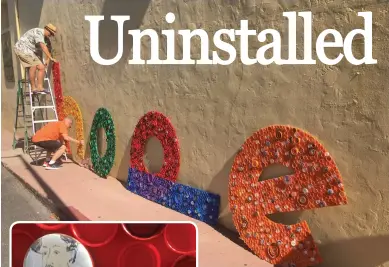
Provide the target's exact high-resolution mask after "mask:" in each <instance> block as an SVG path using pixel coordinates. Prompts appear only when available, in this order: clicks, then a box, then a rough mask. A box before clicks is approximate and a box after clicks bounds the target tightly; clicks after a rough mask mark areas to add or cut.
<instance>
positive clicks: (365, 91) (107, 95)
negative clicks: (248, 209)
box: [2, 0, 389, 267]
mask: <svg viewBox="0 0 389 267" xmlns="http://www.w3.org/2000/svg"><path fill="white" fill-rule="evenodd" d="M21 2H29V1H27V0H23V1H21ZM37 2H38V5H39V4H40V3H39V2H40V1H37ZM74 2H77V3H78V4H71V5H70V4H69V2H68V1H59V0H50V1H44V2H43V3H42V6H41V10H39V11H36V13H37V16H36V17H33V18H32V17H31V15H30V14H31V13H29V12H28V10H29V9H27V8H25V9H24V11H23V12H21V14H20V17H21V21H22V23H21V24H22V25H21V27H22V28H23V29H24V30H26V29H28V28H31V27H35V26H38V25H39V26H43V25H44V24H45V23H47V22H52V23H53V24H55V25H57V26H58V28H59V34H58V35H57V37H56V40H55V41H54V42H53V46H54V49H55V50H56V58H57V59H58V60H59V61H60V62H61V66H62V83H63V88H64V93H65V94H66V95H71V96H72V97H74V98H75V99H76V100H77V101H78V103H79V105H80V107H81V110H82V111H83V115H84V122H85V127H84V129H85V134H86V135H87V136H88V135H89V130H90V125H91V123H92V119H93V116H94V113H95V111H96V110H97V109H98V108H99V107H105V108H107V109H108V110H109V111H110V112H111V114H112V116H113V119H114V121H115V124H116V132H117V154H116V161H115V166H114V168H113V170H112V172H111V175H112V176H115V177H117V178H118V179H120V180H122V181H125V180H126V177H127V169H128V161H129V142H130V138H131V135H132V133H133V130H134V127H135V126H136V123H137V122H138V120H139V118H140V117H141V116H142V115H143V114H144V113H146V112H148V111H150V110H158V111H160V112H163V113H164V114H166V115H167V116H168V117H169V118H170V119H171V121H172V123H173V124H174V126H175V127H176V130H177V135H178V138H179V140H180V146H181V158H182V160H181V171H180V174H179V181H180V182H181V183H184V184H189V185H192V186H195V187H198V188H202V189H205V190H209V191H212V192H215V193H218V194H220V195H221V196H222V210H221V215H220V220H221V222H222V223H223V224H224V225H226V226H227V227H229V228H231V229H234V227H233V225H232V221H231V215H230V212H229V209H228V203H227V182H228V174H229V170H230V167H231V165H232V161H233V158H234V155H235V153H236V151H237V149H238V148H239V146H240V145H242V144H243V142H244V141H245V139H246V138H248V137H249V136H250V135H251V134H252V133H253V132H254V131H256V130H258V129H259V128H262V127H265V126H267V125H270V124H292V125H295V126H297V127H300V128H303V129H306V130H307V131H309V132H311V133H312V134H313V135H315V136H317V137H318V139H319V140H320V141H321V142H322V143H323V144H324V145H325V147H326V148H327V149H328V151H329V152H330V153H331V154H332V155H333V156H334V158H335V161H336V162H337V164H338V167H339V169H340V171H341V173H342V175H343V177H344V183H345V188H346V191H347V193H348V196H349V205H347V206H341V207H331V208H325V209H320V210H315V211H307V212H304V213H302V214H294V215H285V214H284V215H282V216H277V218H276V220H277V221H280V222H292V223H293V222H297V220H299V219H305V220H308V223H309V225H310V227H311V230H312V232H313V235H314V237H315V238H316V240H320V241H321V244H322V245H321V252H322V254H323V257H324V258H325V261H326V263H325V264H324V265H323V266H331V267H337V266H339V267H343V266H353V267H355V266H358V267H373V266H374V267H375V266H379V264H380V263H381V264H382V263H383V262H385V261H389V256H388V255H389V253H387V252H385V251H387V250H384V247H385V246H386V248H388V247H389V200H388V195H389V164H388V162H389V160H388V156H389V124H388V121H389V108H388V105H389V93H388V92H389V56H388V55H389V46H388V42H389V31H388V29H387V26H388V25H389V13H388V12H389V5H388V3H387V1H386V2H385V1H382V3H376V2H379V1H373V0H371V1H356V0H354V1H347V4H342V3H344V2H345V1H336V0H335V1H331V0H324V1H302V0H301V1H298V0H294V1H282V0H279V1H278V2H276V1H265V0H246V1H238V0H237V1H233V2H231V1H222V0H213V1H201V0H197V1H196V0H192V1H161V0H155V1H152V2H150V3H146V2H147V1H146V0H136V1H135V0H134V1H110V0H106V1H103V0H100V1H99V0H94V1H87V3H85V1H82V2H83V3H82V4H81V1H74ZM92 2H93V4H91V3H92ZM363 9H364V10H366V11H372V12H373V21H374V26H373V28H374V33H373V35H374V43H373V45H374V57H375V58H377V59H378V64H377V65H370V66H352V65H350V64H349V63H347V62H346V61H342V63H340V64H339V65H337V66H332V67H331V66H325V65H322V64H318V65H316V66H276V65H271V66H259V65H255V66H243V65H242V64H241V63H239V61H238V60H237V61H236V62H235V63H234V64H232V65H230V66H227V67H223V66H140V65H138V66H131V65H128V64H127V60H126V58H128V54H129V52H130V50H131V42H130V40H129V38H127V39H126V40H125V44H124V47H125V48H127V52H125V57H123V59H122V60H121V61H120V62H119V63H117V64H116V65H114V66H99V65H97V64H96V63H95V62H93V60H92V59H91V58H90V55H89V24H88V23H87V22H86V21H84V15H97V14H104V15H112V14H113V15H130V16H131V22H130V23H129V24H128V25H127V27H126V29H125V32H127V30H128V29H136V28H138V27H139V26H140V27H141V28H142V29H146V28H153V29H158V30H162V29H169V28H170V26H169V25H167V23H166V22H162V23H161V21H163V20H164V16H165V14H166V13H167V12H170V11H172V12H174V13H175V14H176V23H175V24H174V26H173V27H174V28H175V29H182V28H193V27H201V28H204V29H206V30H207V31H208V32H209V35H210V36H212V35H213V33H214V32H215V31H216V30H218V29H220V28H225V27H227V28H230V27H231V28H238V27H239V20H241V19H249V20H250V21H251V25H252V26H253V27H255V28H256V29H258V30H260V29H265V28H275V29H278V30H280V31H281V32H283V36H284V35H285V34H287V33H286V26H285V20H284V19H283V18H282V11H285V10H311V11H312V12H313V14H314V22H313V23H314V36H317V34H318V33H320V32H321V31H323V30H324V29H327V28H335V29H337V30H339V31H340V32H341V33H342V35H343V36H344V35H345V34H347V33H348V32H349V31H351V30H352V29H354V28H362V27H363V20H362V19H361V18H358V17H357V15H356V12H357V11H362V10H363ZM55 10H57V11H55ZM38 17H39V18H40V19H39V21H38ZM114 26H115V25H114V24H109V25H108V24H107V23H105V25H102V31H103V34H104V37H102V40H101V44H100V46H101V50H102V51H103V52H102V56H103V57H109V56H111V57H112V56H113V55H114V54H116V39H117V37H116V35H115V33H116V28H115V27H114ZM108 32H110V33H108ZM250 46H251V47H253V50H252V51H250V53H251V55H255V54H254V53H255V51H256V49H257V48H258V43H257V42H256V41H255V40H253V41H251V44H250ZM146 47H147V42H146V41H145V43H144V48H146ZM194 49H195V50H197V51H198V47H197V48H194ZM161 50H162V51H163V50H164V48H161ZM284 50H286V46H284ZM337 51H338V50H336V51H335V50H334V51H332V53H333V55H335V53H336V52H337ZM354 51H355V54H356V55H361V53H362V52H363V42H362V41H356V42H355V48H354ZM144 54H145V55H146V54H149V53H147V51H146V52H144ZM2 94H3V100H2V104H3V111H4V112H3V114H2V118H3V120H5V124H4V125H6V127H8V128H9V126H10V123H11V121H10V118H11V115H12V116H13V114H14V113H13V112H14V111H13V110H12V105H8V104H6V103H7V101H11V102H12V101H14V96H13V95H12V96H11V95H10V94H4V89H2ZM4 95H5V97H4ZM12 118H13V117H12ZM87 139H88V138H87ZM148 148H149V149H148V151H149V152H150V151H151V153H148V154H150V155H151V156H150V157H151V158H153V163H155V162H156V161H158V160H160V154H161V153H160V152H161V151H160V148H159V147H158V146H157V145H155V142H154V145H151V146H149V147H148ZM157 154H158V155H157ZM155 155H157V156H155ZM156 158H157V159H156ZM157 165H158V164H157ZM275 172H276V174H280V172H279V170H276V171H275ZM277 172H278V173H277ZM378 235H383V236H384V237H380V238H378V237H376V236H378ZM373 248H376V249H373ZM347 253H348V254H349V255H350V256H347V257H342V256H341V255H342V254H347ZM351 255H352V256H351ZM385 266H389V265H385Z"/></svg>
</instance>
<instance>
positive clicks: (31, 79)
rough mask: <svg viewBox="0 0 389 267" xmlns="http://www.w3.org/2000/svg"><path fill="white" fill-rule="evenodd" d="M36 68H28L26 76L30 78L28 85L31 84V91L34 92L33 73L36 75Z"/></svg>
mask: <svg viewBox="0 0 389 267" xmlns="http://www.w3.org/2000/svg"><path fill="white" fill-rule="evenodd" d="M36 67H37V66H32V67H30V69H29V71H28V74H29V76H30V83H31V88H32V90H33V91H35V90H36V85H35V73H36Z"/></svg>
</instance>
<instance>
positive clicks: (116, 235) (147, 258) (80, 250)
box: [11, 222, 198, 267]
mask: <svg viewBox="0 0 389 267" xmlns="http://www.w3.org/2000/svg"><path fill="white" fill-rule="evenodd" d="M11 233H12V235H11V236H12V237H11V246H12V257H11V260H12V262H11V266H12V267H62V266H67V267H73V266H77V267H106V266H113V267H116V266H117V267H127V266H131V267H197V266H198V262H197V259H198V255H197V253H198V249H197V246H198V234H197V226H196V225H195V224H194V223H192V222H122V223H116V222H115V223H114V222H71V223H69V222H55V223H51V222H39V223H37V222H34V223H30V222H20V223H16V224H14V225H13V226H12V227H11Z"/></svg>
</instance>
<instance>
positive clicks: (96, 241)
mask: <svg viewBox="0 0 389 267" xmlns="http://www.w3.org/2000/svg"><path fill="white" fill-rule="evenodd" d="M71 228H72V232H73V234H74V236H75V237H76V238H77V239H78V240H79V241H80V242H81V243H83V244H84V245H86V246H89V247H101V246H104V245H106V244H108V243H109V242H111V241H112V239H113V238H114V237H115V235H116V233H117V231H118V228H119V227H118V224H116V223H109V224H100V223H90V224H89V223H88V224H83V223H75V224H72V225H71Z"/></svg>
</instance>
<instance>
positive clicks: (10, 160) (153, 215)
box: [1, 131, 272, 267]
mask: <svg viewBox="0 0 389 267" xmlns="http://www.w3.org/2000/svg"><path fill="white" fill-rule="evenodd" d="M1 156H2V159H1V160H2V163H3V165H4V166H5V167H6V168H8V169H9V170H11V171H12V172H13V173H15V174H16V175H17V176H18V177H21V178H22V179H23V180H24V182H25V183H26V184H28V185H29V186H30V187H32V188H33V189H34V190H35V191H36V192H38V193H39V194H40V195H41V196H42V197H44V198H48V199H50V200H51V201H53V202H54V204H55V205H60V206H65V207H75V208H76V209H77V210H78V211H79V212H80V213H81V214H83V215H84V216H85V217H86V218H88V219H89V220H93V221H98V220H99V221H101V220H104V221H189V220H190V221H193V222H195V223H196V224H197V226H198V229H199V263H200V266H201V267H213V266H224V267H229V266H231V267H240V266H242V267H243V266H244V267H251V266H252V267H254V266H255V267H270V266H272V265H271V264H268V263H266V262H264V261H262V260H260V259H259V258H257V257H256V256H255V255H253V254H252V253H250V252H249V251H246V250H245V249H243V248H241V247H240V246H238V245H236V244H235V243H233V242H232V241H230V240H229V239H228V238H226V237H224V236H223V235H222V234H220V233H219V232H217V231H216V230H214V229H213V228H212V227H210V226H208V225H207V224H205V223H202V222H200V221H197V220H195V219H192V218H190V217H187V216H185V215H183V214H180V213H177V212H175V211H172V210H170V209H167V208H165V207H163V206H160V205H158V204H155V203H153V202H151V201H148V200H146V199H144V198H142V197H139V196H137V195H135V194H132V193H131V192H129V191H127V190H126V189H125V188H124V187H123V185H122V184H121V183H120V182H119V181H117V180H116V179H114V178H107V179H102V178H100V177H98V176H97V175H95V174H94V173H92V172H91V171H89V170H87V169H85V168H82V167H80V166H78V165H76V164H73V163H64V164H63V167H62V168H60V169H59V170H55V171H47V170H45V169H44V168H43V167H41V166H33V165H31V164H30V162H31V158H30V157H29V156H27V155H24V154H23V153H22V151H21V149H16V150H13V149H12V134H11V133H9V132H6V131H2V155H1ZM80 217H81V218H82V215H81V216H78V218H80Z"/></svg>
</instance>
